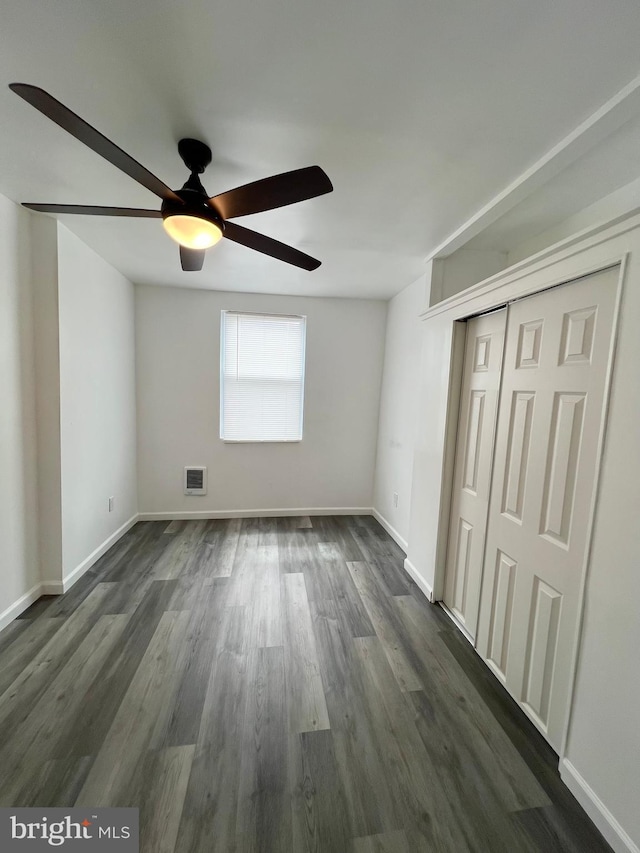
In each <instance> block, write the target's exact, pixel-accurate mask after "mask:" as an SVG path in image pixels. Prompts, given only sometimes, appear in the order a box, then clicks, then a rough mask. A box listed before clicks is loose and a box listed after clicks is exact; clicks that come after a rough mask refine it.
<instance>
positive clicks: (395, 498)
mask: <svg viewBox="0 0 640 853" xmlns="http://www.w3.org/2000/svg"><path fill="white" fill-rule="evenodd" d="M393 505H394V506H396V507H397V506H398V493H397V492H394V493H393Z"/></svg>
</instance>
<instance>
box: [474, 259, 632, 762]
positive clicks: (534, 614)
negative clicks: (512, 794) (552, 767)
mask: <svg viewBox="0 0 640 853" xmlns="http://www.w3.org/2000/svg"><path fill="white" fill-rule="evenodd" d="M617 277H618V270H617V268H616V269H612V270H606V271H603V272H601V273H597V274H595V275H592V276H589V277H586V278H584V279H580V280H578V281H576V282H572V283H570V284H567V285H562V286H561V287H556V288H553V289H551V290H548V291H545V292H543V293H540V294H537V295H535V296H532V297H529V298H526V299H523V300H521V301H519V302H516V303H514V304H513V305H511V306H510V307H509V318H508V324H507V333H506V341H505V350H504V365H503V368H502V390H501V396H500V403H499V409H498V422H497V430H496V443H495V458H494V465H493V479H492V486H491V500H490V507H489V513H488V519H489V520H488V526H487V533H486V550H485V570H484V577H483V584H482V594H481V604H480V617H479V624H478V636H477V649H478V651H479V653H480V654H481V655H482V656H483V658H484V659H485V660H486V662H487V664H488V665H489V666H490V667H491V668H492V669H493V671H494V672H495V674H496V675H497V676H498V677H499V678H500V679H501V680H502V681H503V683H504V684H505V686H506V687H507V689H508V690H509V691H510V693H511V694H512V695H513V696H514V698H515V699H516V700H517V701H518V702H519V704H520V705H521V707H522V708H523V709H524V710H525V711H526V713H527V714H528V715H529V717H530V718H531V719H532V720H533V721H534V723H535V724H536V725H537V726H538V728H539V729H540V730H541V731H542V732H543V734H544V735H545V736H546V737H547V739H548V740H549V742H550V743H551V745H552V746H553V747H554V748H555V749H556V750H559V749H560V745H561V738H562V731H563V726H564V721H565V717H566V709H567V700H568V696H569V689H570V683H569V682H570V677H571V666H572V661H573V658H574V653H575V642H576V636H577V623H578V615H579V608H580V595H581V589H582V577H583V568H584V564H585V559H586V550H587V546H588V541H587V535H588V529H589V523H590V516H591V511H592V505H593V495H594V490H595V487H596V474H597V457H598V446H599V441H600V434H601V429H602V421H603V417H602V415H603V405H604V392H605V388H606V379H607V376H608V371H609V361H610V344H611V334H612V328H613V316H614V306H615V295H616V283H617Z"/></svg>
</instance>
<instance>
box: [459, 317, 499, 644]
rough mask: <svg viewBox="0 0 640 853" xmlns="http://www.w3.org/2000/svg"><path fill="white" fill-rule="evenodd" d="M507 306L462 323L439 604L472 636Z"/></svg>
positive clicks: (476, 612) (482, 550)
mask: <svg viewBox="0 0 640 853" xmlns="http://www.w3.org/2000/svg"><path fill="white" fill-rule="evenodd" d="M506 319H507V311H506V308H503V309H502V310H500V311H494V312H493V313H492V314H483V315H482V316H481V317H476V318H474V319H473V320H469V321H468V322H467V336H466V344H465V352H464V368H463V376H462V394H461V398H460V415H459V419H458V438H457V445H456V459H455V468H454V475H453V480H454V482H453V491H452V500H451V520H450V523H449V542H448V548H447V568H446V573H445V578H446V581H445V591H444V603H445V604H446V606H447V607H448V608H449V610H450V611H451V613H452V614H453V615H454V616H455V618H456V620H457V621H458V623H459V624H460V626H461V627H462V628H463V629H464V631H465V632H466V633H467V634H468V636H469V637H470V638H471V639H472V640H473V639H474V638H475V635H476V627H477V623H478V606H479V602H480V582H481V580H482V562H483V557H484V542H485V531H486V526H487V512H488V509H489V490H490V486H491V463H492V456H493V441H494V434H495V421H496V412H497V409H498V394H499V390H500V371H501V368H502V349H503V345H504V331H505V324H506Z"/></svg>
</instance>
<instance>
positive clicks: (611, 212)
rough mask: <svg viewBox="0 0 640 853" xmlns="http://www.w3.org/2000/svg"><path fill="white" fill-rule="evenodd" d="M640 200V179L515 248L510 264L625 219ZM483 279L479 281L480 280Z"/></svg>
mask: <svg viewBox="0 0 640 853" xmlns="http://www.w3.org/2000/svg"><path fill="white" fill-rule="evenodd" d="M639 199H640V178H637V179H636V180H635V181H631V182H630V183H628V184H625V185H624V186H622V187H619V188H618V189H617V190H615V191H614V192H612V193H610V194H609V195H606V196H604V197H603V198H600V199H598V201H595V202H594V203H593V204H590V205H588V207H585V208H583V209H582V210H580V211H578V212H577V213H574V214H573V216H569V217H567V219H564V220H563V221H562V222H558V223H556V224H555V225H554V226H553V227H552V228H549V229H547V230H545V231H543V232H541V233H540V234H536V235H534V236H532V237H529V238H528V239H527V240H525V241H523V242H522V243H520V244H519V245H517V246H514V247H513V248H512V249H511V250H510V251H509V255H508V265H509V266H511V265H512V264H515V263H517V262H518V261H521V260H523V259H525V258H528V257H529V256H530V255H533V254H534V253H535V252H539V251H541V250H542V249H545V248H546V247H547V246H552V245H553V244H554V243H558V242H559V241H560V240H564V239H565V238H566V237H571V236H573V235H574V234H577V233H578V232H579V231H582V230H583V229H585V228H590V227H592V226H594V225H599V224H600V223H603V222H608V221H611V220H612V219H615V218H616V217H619V216H624V215H625V214H628V213H630V212H631V211H633V210H635V209H636V208H637V207H638V201H639ZM478 280H479V279H478Z"/></svg>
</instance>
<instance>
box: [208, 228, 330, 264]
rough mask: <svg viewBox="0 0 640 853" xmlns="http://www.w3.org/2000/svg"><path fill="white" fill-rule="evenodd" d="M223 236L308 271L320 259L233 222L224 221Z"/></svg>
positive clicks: (318, 262)
mask: <svg viewBox="0 0 640 853" xmlns="http://www.w3.org/2000/svg"><path fill="white" fill-rule="evenodd" d="M224 236H225V237H228V238H229V240H233V242H234V243H241V244H242V245H243V246H247V248H249V249H255V250H256V252H262V254H263V255H270V256H271V257H272V258H277V260H279V261H284V262H285V263H286V264H293V266H294V267H300V268H301V269H303V270H308V271H309V272H311V270H316V269H318V267H319V266H320V261H318V260H316V259H315V258H312V257H311V256H310V255H305V254H304V252H299V251H298V249H294V248H293V246H287V245H286V244H285V243H280V242H279V241H278V240H274V239H273V238H271V237H265V235H264V234H258V232H257V231H251V230H250V229H249V228H243V226H242V225H236V223H235V222H225V224H224Z"/></svg>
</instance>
